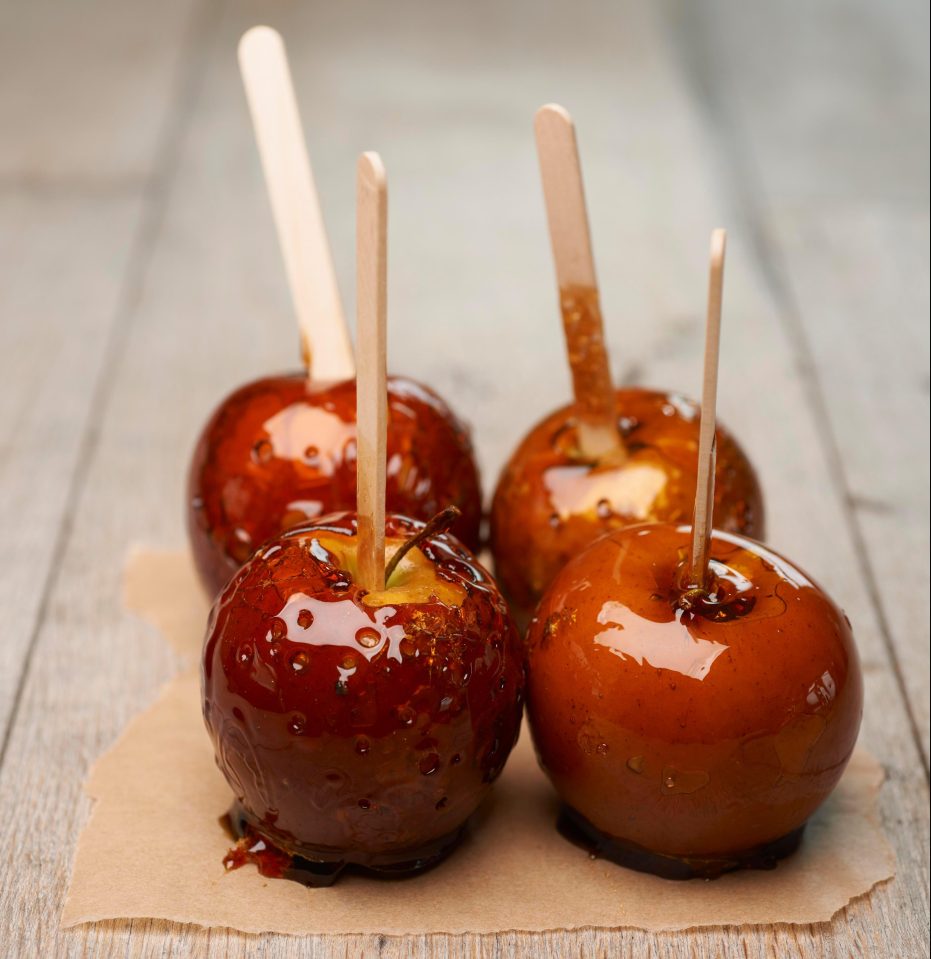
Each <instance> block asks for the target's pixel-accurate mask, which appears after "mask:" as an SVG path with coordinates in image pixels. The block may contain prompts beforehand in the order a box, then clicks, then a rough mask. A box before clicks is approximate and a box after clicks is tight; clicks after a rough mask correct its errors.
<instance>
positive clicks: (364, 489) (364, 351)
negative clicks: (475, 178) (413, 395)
mask: <svg viewBox="0 0 931 959" xmlns="http://www.w3.org/2000/svg"><path fill="white" fill-rule="evenodd" d="M387 248H388V188H387V184H386V179H385V168H384V165H383V164H382V162H381V157H380V156H379V155H378V154H377V153H363V154H362V156H360V157H359V163H358V167H357V179H356V302H357V306H356V310H357V312H356V328H357V330H358V337H359V340H358V341H359V372H358V375H357V377H356V420H357V436H358V439H357V444H358V446H357V448H358V453H357V467H356V468H357V474H356V499H357V502H358V506H357V510H358V516H359V534H358V535H359V553H358V556H359V582H360V584H361V585H362V588H363V589H366V590H369V591H370V592H372V591H375V590H381V589H384V588H385V476H386V462H385V461H386V458H387V436H388V387H387V369H386V362H385V358H386V354H387V346H386V320H387V301H388V270H387V263H388V252H387Z"/></svg>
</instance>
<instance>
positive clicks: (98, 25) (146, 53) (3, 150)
mask: <svg viewBox="0 0 931 959" xmlns="http://www.w3.org/2000/svg"><path fill="white" fill-rule="evenodd" d="M195 6H196V0H161V2H159V3H158V4H157V9H156V7H155V5H149V4H141V3H125V2H123V0H94V2H93V3H92V4H90V3H59V2H56V0H30V2H29V3H5V4H3V9H2V11H0V18H2V28H0V64H2V71H3V80H2V83H0V130H3V131H4V135H3V137H2V139H0V181H3V182H9V181H14V182H26V183H33V184H35V183H42V182H47V181H49V180H52V181H56V182H62V181H63V182H64V183H70V184H75V183H78V184H80V183H86V184H88V185H97V186H100V187H105V186H108V185H109V184H112V182H113V180H114V179H116V180H130V181H132V182H134V183H136V184H137V185H138V184H139V183H140V182H141V181H142V180H143V179H144V178H145V177H146V176H147V175H148V174H149V172H150V170H151V165H152V158H153V155H154V152H155V150H156V149H157V145H158V141H159V137H160V135H161V132H162V127H163V125H164V124H165V123H166V122H167V120H168V116H169V112H170V110H171V107H172V80H173V78H174V76H175V74H176V72H177V68H178V65H179V62H180V61H179V58H180V57H181V56H182V55H183V50H184V42H183V41H184V38H185V36H186V34H187V32H188V31H189V30H190V29H191V26H192V24H191V11H192V9H194V7H195Z"/></svg>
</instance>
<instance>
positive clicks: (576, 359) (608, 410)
mask: <svg viewBox="0 0 931 959" xmlns="http://www.w3.org/2000/svg"><path fill="white" fill-rule="evenodd" d="M560 306H561V309H562V321H563V327H564V329H565V334H566V344H567V347H568V352H569V366H570V368H571V370H572V388H573V391H574V393H575V400H576V404H577V405H578V407H579V445H580V447H581V449H582V452H583V454H584V455H585V456H587V457H592V458H596V459H597V458H600V457H602V456H604V455H605V454H606V453H609V452H613V451H616V450H617V449H619V448H620V446H621V439H620V435H619V433H618V430H617V424H616V422H615V409H614V388H613V386H612V384H611V369H610V367H609V365H608V353H607V350H606V349H605V342H604V326H603V324H602V319H601V305H600V303H599V301H598V291H597V290H596V289H594V288H593V287H580V286H569V287H565V288H564V289H563V290H561V291H560Z"/></svg>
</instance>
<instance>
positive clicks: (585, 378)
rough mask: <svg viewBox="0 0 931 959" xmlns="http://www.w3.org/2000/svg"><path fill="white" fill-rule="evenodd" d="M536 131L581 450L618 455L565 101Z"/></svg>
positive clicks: (550, 109)
mask: <svg viewBox="0 0 931 959" xmlns="http://www.w3.org/2000/svg"><path fill="white" fill-rule="evenodd" d="M534 130H535V131H536V137H537V155H538V157H539V160H540V173H541V176H542V178H543V196H544V198H545V201H546V213H547V219H548V221H549V229H550V242H551V244H552V247H553V259H554V260H555V263H556V279H557V282H558V283H559V300H560V308H561V310H562V320H563V330H564V332H565V337H566V350H567V352H568V355H569V366H570V367H571V369H572V387H573V391H574V393H575V400H576V403H577V404H578V405H579V407H580V410H581V419H580V424H579V431H578V434H579V445H580V447H581V450H580V451H581V453H582V454H583V455H584V456H586V457H590V458H593V459H599V458H601V457H603V456H605V455H606V454H609V453H610V454H613V455H614V456H615V457H617V455H618V454H619V453H620V452H621V451H622V450H623V446H622V444H621V438H620V435H619V433H618V430H617V416H616V411H615V405H614V387H613V385H612V383H611V369H610V366H609V364H608V354H607V350H606V349H605V342H604V325H603V323H602V319H601V304H600V302H599V297H598V282H597V280H596V278H595V260H594V257H593V256H592V241H591V233H590V231H589V228H588V212H587V210H586V207H585V188H584V186H583V183H582V167H581V164H580V162H579V151H578V145H577V143H576V137H575V126H574V125H573V123H572V117H570V116H569V113H568V112H567V111H566V110H565V109H564V108H563V107H561V106H558V105H556V104H553V103H550V104H547V105H546V106H543V107H540V109H539V110H537V114H536V117H535V119H534Z"/></svg>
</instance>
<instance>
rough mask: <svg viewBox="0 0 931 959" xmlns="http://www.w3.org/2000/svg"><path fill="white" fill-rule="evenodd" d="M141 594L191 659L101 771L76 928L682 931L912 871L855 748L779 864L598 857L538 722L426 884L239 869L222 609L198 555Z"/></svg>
mask: <svg viewBox="0 0 931 959" xmlns="http://www.w3.org/2000/svg"><path fill="white" fill-rule="evenodd" d="M126 600H127V603H128V605H129V606H130V608H131V609H133V610H135V611H137V612H138V613H140V614H141V615H142V616H144V617H145V618H147V619H149V620H150V621H151V622H153V623H154V624H155V625H157V626H158V627H159V629H161V630H162V631H163V632H164V634H165V636H166V638H167V639H168V641H169V642H171V644H172V645H173V646H174V648H175V649H177V650H178V651H179V652H181V653H182V654H183V655H184V656H185V657H189V658H190V663H191V666H190V668H189V669H188V670H187V671H186V672H184V673H182V674H181V675H180V676H178V677H177V678H176V679H175V680H174V681H173V682H171V683H170V684H169V685H168V686H167V687H166V688H165V689H164V691H163V692H162V694H161V696H160V697H159V698H158V700H157V701H156V703H155V704H154V705H153V706H151V707H150V708H149V709H148V710H146V711H145V712H144V713H142V714H141V715H140V716H138V717H137V718H136V719H135V720H133V721H132V722H131V723H130V725H129V726H128V727H127V729H126V731H125V733H124V734H123V736H122V738H121V739H120V740H119V741H118V742H117V744H116V745H115V746H114V747H113V748H112V749H111V750H110V751H109V752H108V753H106V754H105V755H104V756H103V757H102V758H101V759H100V760H99V761H98V762H97V764H96V765H95V766H94V768H93V770H92V771H91V774H90V777H89V780H88V782H87V784H86V789H87V792H88V793H89V795H90V796H91V797H93V798H94V799H95V800H96V802H95V805H94V808H93V812H92V814H91V818H90V820H89V822H88V824H87V826H86V827H85V829H84V831H83V833H82V834H81V837H80V839H79V842H78V848H77V854H76V858H75V864H74V872H73V876H72V881H71V888H70V891H69V894H68V898H67V901H66V903H65V908H64V913H63V916H62V923H63V925H65V926H70V925H75V924H78V923H82V922H89V921H93V920H102V919H121V918H159V919H168V920H174V921H177V922H187V923H196V924H198V925H201V926H225V927H230V928H233V929H239V930H242V931H244V932H251V933H258V932H281V933H291V934H300V933H305V934H306V933H341V932H342V933H385V934H389V935H391V934H394V935H403V934H415V935H416V934H423V933H430V932H446V933H462V932H478V933H481V932H501V931H506V930H528V931H542V930H555V929H573V928H579V927H584V926H595V927H609V928H610V927H620V926H628V927H636V928H640V929H646V930H651V931H671V930H679V929H686V928H693V927H698V926H714V925H757V924H767V925H768V924H770V923H777V922H778V923H811V922H820V921H824V920H828V919H830V918H831V916H832V915H834V913H835V912H837V911H838V910H839V909H841V908H842V907H843V906H844V905H846V904H847V903H848V902H849V901H850V900H851V899H853V898H855V897H857V896H861V895H863V894H865V893H867V892H869V890H870V889H871V888H872V887H873V886H874V885H875V884H876V883H879V882H882V881H883V880H886V879H888V878H890V877H891V876H892V875H893V874H894V856H893V853H892V850H891V849H890V847H889V844H888V843H887V842H886V839H885V837H884V836H883V833H882V830H881V828H880V826H879V823H878V819H877V814H876V809H875V805H876V796H877V793H878V790H879V788H880V785H881V783H882V779H883V773H882V769H881V768H880V766H879V764H878V763H877V762H876V761H875V760H874V759H873V758H872V757H871V756H869V755H868V754H866V753H865V752H863V751H858V752H857V753H855V755H854V757H853V759H852V761H851V763H850V766H849V768H848V770H847V772H846V773H845V775H844V777H843V779H842V781H841V783H840V785H839V786H838V788H837V790H836V791H835V793H834V795H833V796H832V797H831V799H830V800H829V801H828V803H827V804H826V805H825V807H824V808H823V809H822V810H821V811H820V812H819V813H818V815H817V816H816V817H815V818H814V819H813V821H812V822H811V823H810V824H809V827H808V829H807V831H806V836H805V840H804V842H803V844H802V847H801V849H800V850H799V852H798V853H796V854H795V855H794V856H792V857H790V858H789V859H787V860H785V861H783V862H782V863H781V864H780V865H779V867H778V868H777V869H775V870H773V871H770V872H743V873H733V874H730V875H728V876H724V877H722V878H721V879H719V880H716V881H715V882H701V881H692V882H671V881H668V880H663V879H658V878H656V877H653V876H648V875H644V874H641V873H636V872H632V871H629V870H626V869H622V868H620V867H618V866H616V865H614V864H612V863H609V862H604V861H600V860H593V859H591V858H590V857H589V856H588V855H587V854H586V853H585V852H584V851H582V850H580V849H578V848H577V847H575V846H573V845H571V844H570V843H568V842H566V841H565V840H564V839H562V838H561V837H560V836H559V834H558V833H557V832H556V831H555V829H554V828H553V824H554V821H555V816H556V812H557V804H556V801H555V798H554V796H553V794H552V791H551V789H550V787H549V784H548V783H547V781H546V779H545V778H544V777H543V775H542V773H540V771H539V770H538V768H537V765H536V761H535V759H534V757H533V751H532V749H531V746H530V743H529V736H528V735H527V733H526V730H525V731H524V733H523V734H522V736H521V741H520V743H519V744H518V746H517V748H516V749H515V751H514V754H513V755H512V757H511V760H510V761H509V763H508V765H507V768H506V770H505V772H504V774H503V776H502V777H501V779H500V780H499V782H498V783H497V784H496V786H495V789H494V796H493V799H492V800H491V802H490V803H489V804H488V808H487V810H486V813H485V815H484V816H483V817H482V821H481V824H480V827H479V828H474V829H473V830H472V831H471V832H470V833H469V834H468V835H467V837H466V840H465V842H464V843H463V845H462V846H461V847H460V848H459V849H458V850H457V851H455V852H454V853H453V855H452V856H451V857H450V858H449V859H448V860H446V862H444V863H443V864H441V865H440V866H439V867H437V868H436V869H434V870H432V871H430V872H428V873H425V874H423V875H421V876H418V877H416V878H413V879H407V880H401V881H397V880H396V881H385V880H377V879H368V878H364V877H360V876H345V875H344V876H343V877H342V878H341V879H340V880H339V882H337V884H336V885H335V886H332V887H331V888H328V889H307V888H305V887H304V886H301V885H299V884H297V883H293V882H288V881H286V880H269V879H265V878H263V877H262V876H260V875H259V874H258V873H257V872H256V871H255V869H254V868H253V867H251V866H246V867H244V868H242V869H239V870H236V871H233V872H230V873H226V872H225V871H224V869H223V865H222V859H223V856H224V854H225V853H226V851H227V850H228V848H229V846H230V840H229V838H228V836H227V835H226V833H225V831H224V830H223V828H222V827H221V825H220V823H219V817H220V816H221V815H222V813H224V812H225V811H226V809H227V807H228V805H229V802H230V798H231V796H230V792H229V789H228V787H227V785H226V783H225V781H224V780H223V778H222V776H221V775H220V773H219V772H218V771H217V768H216V766H215V765H214V762H213V754H212V750H211V746H210V744H209V742H208V739H207V736H206V733H205V731H204V728H203V723H202V719H201V715H200V698H199V678H198V673H197V667H196V663H197V657H198V655H199V650H200V644H201V640H202V634H203V629H204V624H205V620H206V613H207V604H206V602H205V601H204V599H203V597H202V596H201V593H200V588H199V585H198V583H197V581H196V579H195V576H194V572H193V568H192V566H191V563H190V560H189V559H188V557H187V556H186V555H185V554H181V553H152V552H142V551H137V552H136V553H134V554H133V556H132V557H131V559H130V562H129V565H128V569H127V578H126Z"/></svg>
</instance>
